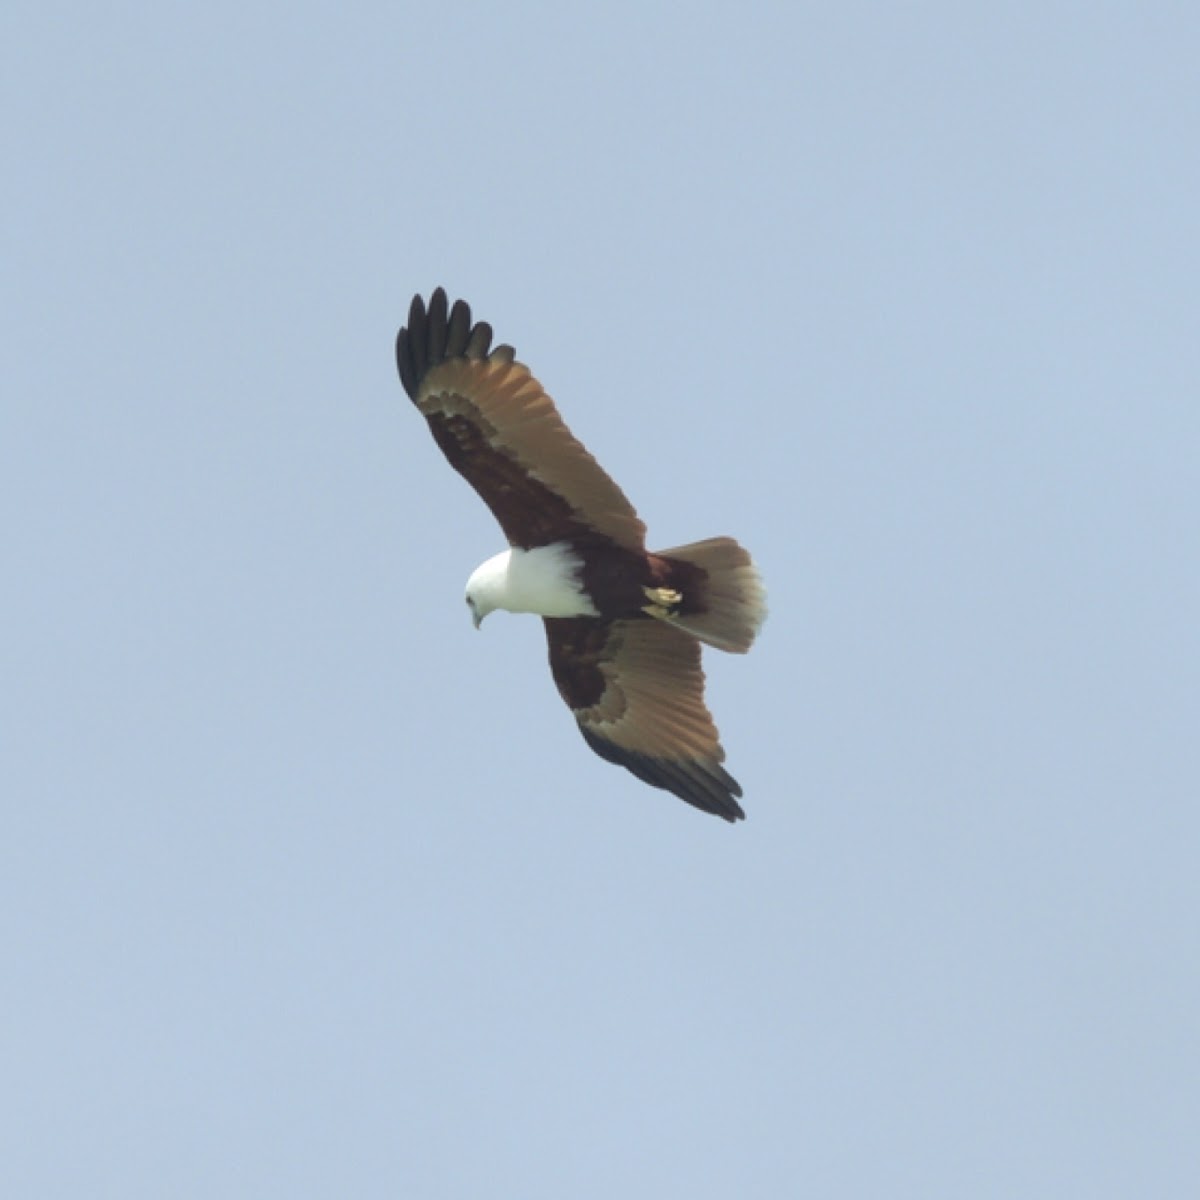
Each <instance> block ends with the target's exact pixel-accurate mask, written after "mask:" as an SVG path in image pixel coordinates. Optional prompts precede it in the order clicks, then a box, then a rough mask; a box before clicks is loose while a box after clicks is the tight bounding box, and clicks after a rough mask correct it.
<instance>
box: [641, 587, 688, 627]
mask: <svg viewBox="0 0 1200 1200" xmlns="http://www.w3.org/2000/svg"><path fill="white" fill-rule="evenodd" d="M642 591H643V592H645V594H646V599H647V600H649V601H650V603H649V604H645V605H643V606H642V612H644V613H646V614H647V615H648V616H651V617H658V618H659V620H662V618H664V617H674V616H676V615H677V614H678V612H679V606H680V605H681V604H682V603H683V593H682V592H677V591H676V590H675V589H674V588H666V587H644V588H642Z"/></svg>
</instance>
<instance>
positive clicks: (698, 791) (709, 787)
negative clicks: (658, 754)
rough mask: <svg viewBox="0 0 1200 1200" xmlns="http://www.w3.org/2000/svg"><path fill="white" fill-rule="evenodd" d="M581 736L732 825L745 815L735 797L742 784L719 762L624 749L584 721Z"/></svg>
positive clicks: (613, 760)
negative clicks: (691, 760) (653, 755)
mask: <svg viewBox="0 0 1200 1200" xmlns="http://www.w3.org/2000/svg"><path fill="white" fill-rule="evenodd" d="M579 732H580V733H582V734H583V740H584V741H585V742H587V744H588V745H589V746H590V747H591V748H592V749H593V750H594V751H595V752H596V753H597V754H598V755H600V757H601V758H603V759H605V760H606V761H607V762H610V763H615V764H616V765H617V766H619V767H624V768H625V769H626V770H627V771H629V772H631V773H632V774H634V775H636V776H637V777H638V779H640V780H641V781H642V782H643V783H648V784H650V786H651V787H656V788H662V789H663V790H664V791H667V792H670V793H672V795H675V796H678V797H679V799H680V800H684V801H686V802H687V803H688V804H690V805H692V807H693V808H698V809H700V811H701V812H706V813H711V814H712V815H713V816H714V817H720V818H721V819H722V820H724V821H728V822H729V823H730V824H731V825H732V824H734V823H735V822H737V821H744V820H745V819H746V813H745V810H744V809H743V808H742V806H741V805H740V804H739V803H738V802H737V800H736V799H735V797H737V796H740V795H741V794H742V788H741V785H740V784H739V783H738V781H737V780H736V779H734V777H733V776H732V775H730V774H729V772H728V771H726V770H725V769H724V767H721V766H719V765H715V764H714V765H713V766H711V767H710V766H707V765H706V764H704V763H700V762H690V761H686V760H673V759H669V758H654V757H651V756H650V755H648V754H639V753H638V752H637V751H634V750H624V749H621V748H620V747H618V746H616V745H614V744H613V743H612V742H610V741H606V740H605V739H604V738H602V737H599V736H598V735H596V734H595V733H593V732H592V731H591V730H589V729H588V728H586V727H585V726H584V725H582V724H581V725H580V726H579Z"/></svg>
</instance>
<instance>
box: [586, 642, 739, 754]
mask: <svg viewBox="0 0 1200 1200" xmlns="http://www.w3.org/2000/svg"><path fill="white" fill-rule="evenodd" d="M606 651H607V652H606V653H605V655H604V656H603V658H601V659H600V661H599V662H598V663H597V664H596V665H597V668H598V670H599V671H600V672H601V674H602V675H603V676H604V680H605V684H606V687H605V691H604V694H603V695H602V696H601V697H600V699H599V701H597V703H596V704H594V705H592V706H591V707H590V708H586V709H579V710H577V711H576V713H575V716H576V719H577V720H578V721H579V722H580V723H581V724H583V725H586V726H588V727H589V728H590V729H591V730H592V732H593V733H595V734H596V735H598V736H599V737H603V738H604V739H606V740H607V741H610V742H612V743H613V744H614V745H616V746H619V747H621V748H622V749H624V750H629V751H632V752H634V753H636V754H644V755H647V756H649V757H651V758H667V759H674V760H689V759H698V760H700V761H701V762H703V763H707V764H712V765H716V764H717V763H720V762H723V761H724V758H725V751H724V750H723V749H722V748H721V743H720V735H719V734H718V733H717V727H716V725H715V724H714V723H713V719H712V715H711V714H710V713H709V711H708V709H707V707H706V706H705V704H704V672H703V670H702V669H701V666H700V645H699V643H698V642H697V641H696V640H695V639H694V638H692V637H689V636H688V635H687V634H685V633H681V632H680V631H678V630H676V629H672V628H671V627H670V626H669V625H663V624H660V623H659V622H657V621H617V622H614V624H613V626H612V630H611V633H610V642H609V645H608V647H606Z"/></svg>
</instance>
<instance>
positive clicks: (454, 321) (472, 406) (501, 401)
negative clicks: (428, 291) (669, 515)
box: [396, 288, 646, 550]
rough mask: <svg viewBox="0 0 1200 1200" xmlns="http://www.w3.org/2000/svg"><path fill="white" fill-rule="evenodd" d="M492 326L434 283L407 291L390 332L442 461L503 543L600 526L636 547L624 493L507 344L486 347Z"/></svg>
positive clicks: (407, 386) (640, 533)
mask: <svg viewBox="0 0 1200 1200" xmlns="http://www.w3.org/2000/svg"><path fill="white" fill-rule="evenodd" d="M491 341H492V330H491V327H490V326H489V325H488V324H487V323H486V322H484V321H480V322H479V323H478V324H475V325H472V324H471V310H470V308H468V307H467V305H466V304H465V303H464V302H463V301H462V300H458V301H455V304H454V307H453V308H452V309H451V310H450V311H449V313H447V311H446V293H445V292H444V291H443V290H442V289H441V288H438V289H437V291H435V292H434V293H433V295H432V297H430V300H429V307H428V309H426V307H425V303H424V301H423V300H422V299H421V297H420V296H414V297H413V302H412V308H411V309H410V310H409V314H408V324H407V325H406V326H405V327H404V328H403V329H401V330H400V333H399V335H398V336H397V338H396V363H397V366H398V367H399V369H400V381H401V382H402V383H403V384H404V390H405V391H406V392H408V394H409V395H410V396H411V397H412V398H413V400H414V401H415V402H416V405H417V407H418V408H419V409H420V410H421V412H423V413H424V414H425V416H426V418H427V419H428V421H429V427H430V429H431V430H432V431H433V436H434V438H435V439H436V440H437V443H438V445H439V446H441V448H442V452H443V453H444V454H445V455H446V457H447V458H448V459H449V460H450V465H451V466H452V467H453V468H454V469H455V470H456V471H458V472H459V473H460V474H461V475H462V476H463V477H464V478H465V479H466V481H467V482H468V483H469V484H470V485H471V486H472V487H473V488H474V489H475V490H476V491H477V492H478V493H479V494H480V496H482V497H483V501H484V503H485V504H486V505H487V506H488V508H490V509H491V510H492V512H493V514H494V515H495V517H496V520H497V521H499V522H500V527H501V528H502V529H503V530H504V533H505V536H506V537H507V538H508V541H509V543H510V545H513V546H519V547H521V548H522V549H529V548H530V547H532V546H544V545H547V544H548V543H550V542H556V541H561V540H563V539H565V538H570V537H586V536H588V535H589V534H592V535H594V534H596V533H600V534H602V535H604V536H605V537H608V538H611V539H612V540H613V541H614V542H616V543H618V544H619V545H622V546H627V547H629V548H630V549H636V550H640V549H641V548H642V545H643V539H644V537H645V533H646V527H645V526H644V525H643V524H642V522H641V521H640V520H639V519H638V515H637V513H636V512H635V511H634V509H633V505H632V504H630V503H629V501H628V500H627V499H626V498H625V495H624V493H622V491H621V489H620V488H619V487H617V485H616V484H615V483H613V481H612V480H611V479H610V478H609V477H608V476H607V475H606V474H605V473H604V471H603V470H601V468H600V466H599V464H598V463H597V462H596V460H595V459H594V458H592V456H591V455H590V454H589V453H588V452H587V451H586V450H585V449H584V448H583V446H582V445H580V443H579V442H577V441H576V440H575V438H574V437H572V436H571V431H570V430H569V429H568V428H567V427H566V425H564V424H563V420H562V418H561V417H560V416H559V415H558V410H557V409H556V408H555V407H554V402H553V401H552V400H551V399H550V397H549V396H547V395H546V393H545V392H544V391H543V390H542V387H541V384H539V383H538V381H537V380H536V379H534V377H533V376H532V375H531V374H530V373H529V368H528V367H526V366H524V365H523V364H522V363H519V362H514V361H513V354H514V351H513V348H512V347H511V346H497V347H496V348H495V349H494V350H492V351H491V352H490V353H489V350H488V348H489V346H490V345H491Z"/></svg>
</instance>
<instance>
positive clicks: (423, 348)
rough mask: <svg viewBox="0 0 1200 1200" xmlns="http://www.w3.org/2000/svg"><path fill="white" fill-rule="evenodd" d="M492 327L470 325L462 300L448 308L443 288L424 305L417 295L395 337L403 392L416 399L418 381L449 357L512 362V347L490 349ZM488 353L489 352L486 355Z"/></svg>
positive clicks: (468, 308)
mask: <svg viewBox="0 0 1200 1200" xmlns="http://www.w3.org/2000/svg"><path fill="white" fill-rule="evenodd" d="M491 345H492V327H491V326H490V325H489V324H488V323H487V322H486V321H480V322H478V323H477V324H474V325H473V324H472V323H471V306H470V305H469V304H468V303H467V302H466V301H465V300H455V302H454V304H453V305H451V304H450V301H449V298H448V297H447V295H446V289H445V288H441V287H439V288H434V289H433V292H432V293H431V294H430V296H429V304H428V305H426V303H425V300H424V298H423V297H422V296H420V295H416V296H414V297H413V299H412V304H410V305H409V308H408V321H407V323H406V324H405V325H404V326H403V327H402V328H401V330H400V332H399V333H398V334H396V367H397V369H398V370H399V372H400V382H401V383H402V384H403V385H404V390H405V391H406V392H407V393H408V394H409V395H410V396H411V397H412V398H413V399H414V400H415V399H416V398H417V392H418V391H419V389H420V387H421V380H422V379H424V378H425V375H426V373H427V372H428V371H430V370H432V368H434V367H436V366H437V365H438V363H441V362H445V361H446V360H447V359H452V358H470V359H485V358H489V357H490V358H498V359H501V360H503V361H505V362H511V361H512V358H513V353H512V349H511V347H508V346H497V347H496V349H495V350H491ZM489 352H490V353H489Z"/></svg>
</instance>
